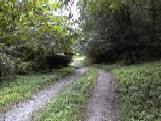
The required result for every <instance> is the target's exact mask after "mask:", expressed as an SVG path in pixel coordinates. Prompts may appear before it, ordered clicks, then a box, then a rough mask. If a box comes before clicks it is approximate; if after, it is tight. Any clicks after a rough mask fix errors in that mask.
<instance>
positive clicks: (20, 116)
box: [0, 68, 88, 121]
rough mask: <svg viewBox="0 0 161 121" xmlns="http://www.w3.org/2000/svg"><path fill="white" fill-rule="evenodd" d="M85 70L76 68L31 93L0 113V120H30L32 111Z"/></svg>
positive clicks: (34, 111)
mask: <svg viewBox="0 0 161 121" xmlns="http://www.w3.org/2000/svg"><path fill="white" fill-rule="evenodd" d="M87 70H88V69H87V68H81V69H78V70H76V71H75V72H74V73H73V74H72V75H70V76H68V77H66V78H65V79H62V80H60V81H58V82H56V83H55V84H54V85H50V86H49V87H47V88H46V89H43V90H40V91H39V92H37V93H35V94H33V96H32V97H31V99H29V100H26V101H24V102H20V103H18V104H17V105H14V106H13V107H12V108H11V110H9V111H6V113H5V114H0V121H30V120H31V119H32V118H33V115H34V113H36V112H38V111H39V110H40V109H41V108H43V107H44V106H46V105H47V104H48V103H49V102H50V101H51V100H52V99H53V98H54V97H56V96H57V94H58V93H59V92H60V91H62V90H63V89H64V88H65V87H67V86H68V85H69V84H71V83H72V82H74V81H75V80H77V79H78V78H79V77H80V76H82V75H83V74H84V73H85V72H86V71H87Z"/></svg>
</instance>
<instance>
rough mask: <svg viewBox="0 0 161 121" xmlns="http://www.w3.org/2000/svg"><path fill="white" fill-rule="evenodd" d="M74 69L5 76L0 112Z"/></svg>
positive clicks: (1, 89) (0, 91)
mask: <svg viewBox="0 0 161 121" xmlns="http://www.w3.org/2000/svg"><path fill="white" fill-rule="evenodd" d="M73 71H74V69H73V68H64V69H56V70H53V72H50V73H46V74H33V75H26V76H17V77H16V78H10V79H9V78H3V79H2V81H1V82H0V112H1V111H4V110H5V109H6V108H9V105H11V104H12V103H16V102H18V101H20V100H23V99H26V98H29V97H30V96H31V95H32V94H33V93H34V92H36V91H38V90H39V89H42V88H43V87H45V86H47V85H49V84H51V83H54V82H55V81H56V80H59V79H61V78H63V77H65V76H67V75H69V74H71V73H72V72H73Z"/></svg>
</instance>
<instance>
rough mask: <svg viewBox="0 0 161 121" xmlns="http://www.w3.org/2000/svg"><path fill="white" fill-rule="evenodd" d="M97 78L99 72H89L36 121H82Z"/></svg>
mask: <svg viewBox="0 0 161 121" xmlns="http://www.w3.org/2000/svg"><path fill="white" fill-rule="evenodd" d="M96 77H97V72H96V71H95V70H89V72H87V73H86V74H84V75H83V76H82V77H80V78H79V79H78V80H77V81H75V82H74V83H72V84H71V85H70V86H69V87H67V88H66V89H65V90H64V91H62V92H61V93H60V94H59V95H58V96H57V97H56V98H55V99H54V100H53V101H52V102H51V103H50V104H49V105H48V106H47V108H46V109H44V110H42V111H41V113H40V114H39V116H38V117H37V119H36V121H80V120H81V119H82V117H83V116H82V115H83V111H84V108H85V104H86V103H87V101H88V99H89V97H90V91H91V89H92V87H93V86H94V85H95V82H96Z"/></svg>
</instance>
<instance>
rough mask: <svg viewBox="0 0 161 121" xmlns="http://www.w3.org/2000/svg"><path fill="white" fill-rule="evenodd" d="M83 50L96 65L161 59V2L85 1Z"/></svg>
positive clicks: (150, 0)
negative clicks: (121, 61)
mask: <svg viewBox="0 0 161 121" xmlns="http://www.w3.org/2000/svg"><path fill="white" fill-rule="evenodd" d="M80 4H81V13H82V16H81V20H82V24H81V27H82V33H81V34H82V36H83V37H82V39H81V42H80V45H81V46H82V48H80V51H81V52H82V51H83V53H84V54H85V55H87V56H88V57H89V58H91V60H92V62H94V63H101V62H105V63H109V62H116V61H120V60H124V61H125V62H126V63H132V64H134V63H135V62H138V61H140V60H141V61H143V60H146V61H147V60H156V59H158V58H160V57H161V54H160V52H161V46H160V42H161V32H160V31H161V23H160V20H161V14H160V13H161V1H160V0H100V1H98V0H83V1H81V2H80Z"/></svg>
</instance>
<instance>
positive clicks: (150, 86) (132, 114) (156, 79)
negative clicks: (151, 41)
mask: <svg viewBox="0 0 161 121" xmlns="http://www.w3.org/2000/svg"><path fill="white" fill-rule="evenodd" d="M103 68H104V69H107V70H110V71H112V73H113V74H114V76H115V78H116V80H117V81H118V91H117V92H118V94H119V100H120V110H119V112H120V119H121V121H160V119H161V93H160V92H161V75H160V74H161V62H160V61H159V62H150V63H147V64H142V65H141V64H139V65H133V66H122V65H119V64H115V65H105V66H103Z"/></svg>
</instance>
